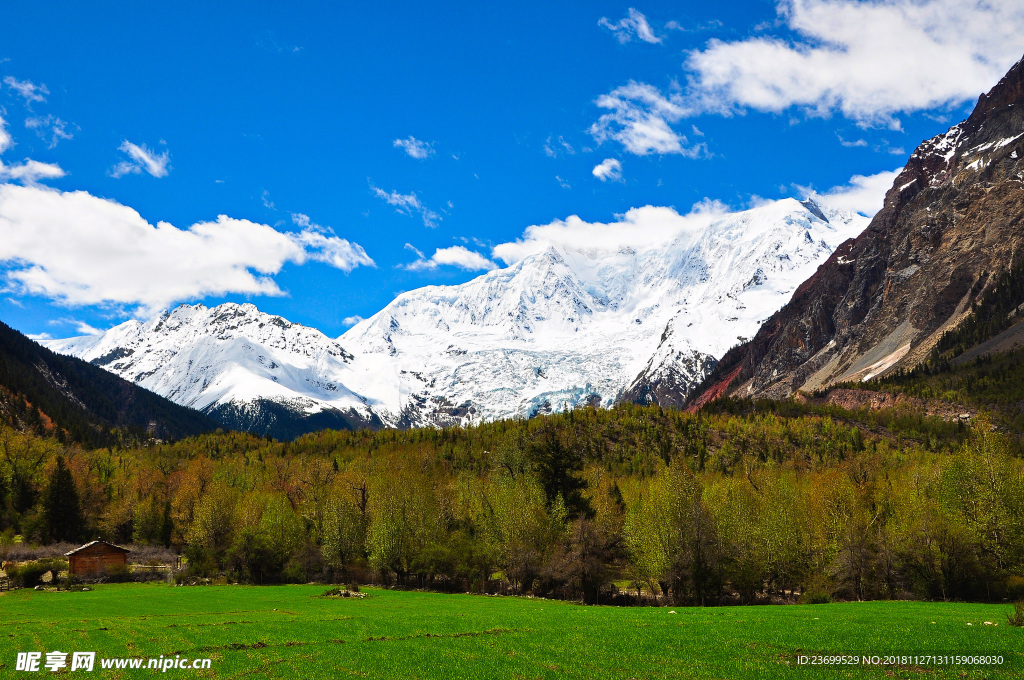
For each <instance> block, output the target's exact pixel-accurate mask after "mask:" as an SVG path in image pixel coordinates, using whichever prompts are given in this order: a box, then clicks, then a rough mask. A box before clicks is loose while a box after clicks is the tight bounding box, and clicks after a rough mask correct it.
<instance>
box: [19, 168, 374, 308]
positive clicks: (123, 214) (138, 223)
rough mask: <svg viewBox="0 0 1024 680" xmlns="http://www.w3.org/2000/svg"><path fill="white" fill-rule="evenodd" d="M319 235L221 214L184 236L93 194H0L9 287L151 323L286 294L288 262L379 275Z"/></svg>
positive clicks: (350, 249)
mask: <svg viewBox="0 0 1024 680" xmlns="http://www.w3.org/2000/svg"><path fill="white" fill-rule="evenodd" d="M325 231H326V230H316V229H314V228H313V226H311V227H310V228H308V229H304V230H302V231H300V232H282V231H278V230H276V229H274V228H272V227H270V226H268V225H265V224H259V223H255V222H250V221H248V220H238V219H232V218H230V217H227V216H225V215H220V216H218V218H217V219H216V221H213V222H200V223H197V224H193V225H192V226H190V227H189V228H188V229H179V228H177V227H175V226H174V225H171V224H168V223H167V222H158V223H157V224H156V225H155V226H154V225H152V224H150V223H149V222H147V221H146V220H144V219H143V218H142V216H141V215H139V213H138V212H136V211H135V210H133V209H132V208H129V207H128V206H125V205H121V204H119V203H116V202H114V201H111V200H105V199H101V198H97V197H96V196H92V195H91V194H89V193H86V192H84V191H75V192H60V191H56V190H53V189H49V188H44V187H39V186H17V185H14V184H3V185H0V263H3V269H4V270H5V271H4V277H5V278H6V280H7V284H8V285H10V286H12V287H14V288H15V289H18V290H21V291H23V292H25V293H29V294H34V295H41V296H45V297H49V298H51V299H54V300H57V301H60V302H62V303H64V304H68V305H95V304H114V305H125V306H135V307H136V310H135V311H136V313H139V314H140V315H145V314H149V313H152V312H154V311H156V310H159V309H162V308H165V307H167V306H168V305H171V304H173V303H174V302H178V301H182V300H194V299H197V298H202V297H205V296H209V295H217V296H221V295H226V294H228V293H243V294H250V295H282V294H283V293H282V291H281V289H280V288H279V287H278V285H277V283H276V282H275V281H274V278H273V276H274V275H276V274H277V273H279V272H280V271H281V268H282V267H283V266H284V265H285V264H287V263H294V264H297V265H301V264H303V263H305V262H309V261H318V262H325V263H327V264H329V265H331V266H333V267H336V268H338V269H341V270H343V271H350V270H352V269H354V268H355V267H358V266H374V263H373V260H372V259H370V257H369V256H368V255H367V254H366V251H364V250H363V248H362V247H361V246H359V245H358V244H355V243H350V242H349V241H347V240H345V239H342V238H338V237H337V236H332V235H330V234H329V233H325Z"/></svg>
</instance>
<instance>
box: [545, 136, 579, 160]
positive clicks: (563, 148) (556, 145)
mask: <svg viewBox="0 0 1024 680" xmlns="http://www.w3.org/2000/svg"><path fill="white" fill-rule="evenodd" d="M575 153H576V149H574V148H573V146H572V144H570V143H569V142H567V141H565V138H564V137H562V136H561V135H559V136H558V139H555V138H554V137H548V138H547V139H546V140H544V155H545V156H547V157H548V158H558V157H559V156H561V155H562V154H566V155H569V156H572V155H573V154H575Z"/></svg>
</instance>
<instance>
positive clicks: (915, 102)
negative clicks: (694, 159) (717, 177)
mask: <svg viewBox="0 0 1024 680" xmlns="http://www.w3.org/2000/svg"><path fill="white" fill-rule="evenodd" d="M777 8H778V12H779V15H780V18H781V19H782V20H783V22H784V23H785V24H786V26H787V27H788V29H789V30H790V31H791V32H792V34H795V35H796V36H797V39H796V40H793V39H791V38H788V37H787V38H781V37H772V36H755V37H750V38H745V39H743V40H737V41H732V42H727V41H721V40H711V41H709V42H708V44H707V46H706V47H705V49H703V50H697V51H694V52H691V53H690V55H689V57H688V58H687V60H686V63H685V68H686V69H687V70H688V71H689V72H690V76H689V84H688V88H687V93H686V100H687V102H688V104H689V105H690V106H692V107H693V108H694V109H695V110H698V111H701V112H714V113H722V114H730V113H733V112H737V111H742V110H743V109H754V110H758V111H767V112H781V111H784V110H786V109H788V108H790V107H793V106H796V107H800V108H803V109H805V110H806V111H807V112H808V113H809V114H810V115H819V116H824V115H829V114H830V113H832V112H833V111H839V112H841V113H842V114H843V115H844V116H846V117H847V118H849V119H851V120H854V121H857V122H858V123H860V124H862V125H880V124H885V125H889V126H890V127H894V128H896V127H897V126H898V125H899V123H898V121H897V120H896V118H895V115H896V114H898V113H907V112H912V111H921V110H926V109H932V108H935V107H942V106H952V105H956V104H958V103H961V102H964V101H968V100H971V99H974V98H975V97H977V96H978V94H979V93H981V92H984V91H986V90H988V89H989V88H990V87H992V86H993V85H994V84H995V83H996V82H997V81H998V80H999V78H1000V77H1001V76H1002V75H1003V73H1005V72H1006V70H1007V69H1008V68H1009V67H1010V66H1011V65H1012V64H1013V63H1014V62H1016V61H1017V59H1019V58H1020V55H1021V39H1020V36H1021V34H1022V33H1024V3H1020V2H1009V1H1007V2H1000V1H999V0H995V1H993V0H889V1H888V2H857V1H855V0H779V1H778V5H777Z"/></svg>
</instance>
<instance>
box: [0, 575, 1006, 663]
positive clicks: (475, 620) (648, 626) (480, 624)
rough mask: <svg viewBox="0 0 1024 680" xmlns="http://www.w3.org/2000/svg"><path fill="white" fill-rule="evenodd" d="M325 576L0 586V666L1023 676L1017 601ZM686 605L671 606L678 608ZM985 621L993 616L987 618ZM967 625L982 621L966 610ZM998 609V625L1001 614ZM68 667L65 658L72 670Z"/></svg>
mask: <svg viewBox="0 0 1024 680" xmlns="http://www.w3.org/2000/svg"><path fill="white" fill-rule="evenodd" d="M323 592H324V586H311V585H310V586H268V587H252V586H197V587H173V586H170V585H166V584H123V585H100V586H97V587H96V589H95V590H93V591H90V592H59V593H58V592H47V591H34V590H21V591H13V592H7V593H2V594H0V619H2V623H3V627H2V628H0V631H2V632H0V677H5V678H6V677H25V678H28V677H33V676H35V675H51V674H52V673H51V672H50V671H46V670H41V671H39V673H36V674H32V673H18V672H15V662H16V657H17V653H18V652H31V651H38V652H43V653H44V658H45V652H48V651H58V650H59V651H64V652H73V651H94V652H96V653H97V664H96V669H95V670H94V671H93V673H84V672H82V671H76V672H75V673H70V675H82V676H84V677H95V676H100V677H106V678H132V677H143V676H150V675H152V674H154V673H155V672H156V671H152V670H102V669H100V667H99V665H100V664H99V659H100V658H101V657H108V658H110V657H158V656H160V655H164V656H165V657H167V656H174V655H181V656H185V657H189V658H202V657H208V658H210V659H212V667H211V669H210V670H205V671H195V670H191V669H189V670H178V669H171V670H169V671H167V674H168V675H169V676H173V677H216V678H262V677H267V678H303V679H307V678H343V677H357V678H394V679H396V680H397V679H402V680H408V679H416V678H422V679H427V678H445V679H451V678H524V679H525V678H545V679H554V678H580V679H588V680H589V679H592V678H621V679H623V680H625V679H627V678H792V677H802V678H817V677H822V676H828V677H879V678H883V677H907V678H909V677H914V678H918V677H927V678H946V677H949V678H963V677H967V678H1013V677H1021V675H1022V674H1024V629H1021V628H1013V627H1011V626H1009V625H1007V622H1006V614H1007V613H1008V612H1009V611H1010V607H1008V606H1005V605H1004V606H1000V605H987V604H960V603H926V602H866V603H846V604H823V605H791V606H759V607H715V608H683V607H679V608H675V609H670V608H665V607H644V608H615V607H594V606H581V605H575V604H571V603H567V602H561V601H552V600H539V599H528V598H512V597H487V596H474V595H444V594H435V593H421V592H404V591H392V590H378V589H367V590H366V591H365V592H366V593H367V596H366V597H365V598H363V599H355V598H326V597H322V594H323ZM673 612H675V613H673ZM986 621H989V622H991V623H992V624H993V625H986V623H985V622H986ZM968 624H971V625H968ZM994 624H999V625H994ZM816 653H821V654H829V655H832V654H840V653H849V654H853V653H856V654H858V655H864V654H870V655H880V656H884V655H886V654H915V653H917V654H922V653H935V654H944V655H949V654H986V655H1002V656H1003V657H1004V663H1003V665H1002V666H996V667H987V668H982V667H977V666H976V667H952V666H927V667H925V666H913V665H912V664H910V665H901V666H897V667H886V668H871V669H865V668H850V667H847V668H845V669H842V670H834V671H825V670H822V669H821V668H810V667H801V666H799V665H798V664H797V656H798V655H799V654H805V655H814V654H816ZM64 672H65V673H66V672H67V670H66V669H65V671H64Z"/></svg>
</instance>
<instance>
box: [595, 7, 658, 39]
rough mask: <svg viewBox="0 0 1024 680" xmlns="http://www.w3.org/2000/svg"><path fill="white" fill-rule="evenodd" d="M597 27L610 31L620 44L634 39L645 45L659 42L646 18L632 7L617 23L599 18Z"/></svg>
mask: <svg viewBox="0 0 1024 680" xmlns="http://www.w3.org/2000/svg"><path fill="white" fill-rule="evenodd" d="M597 25H598V26H603V27H604V28H607V29H608V30H610V31H611V32H612V33H613V34H615V37H616V38H617V39H618V41H619V42H620V43H622V44H626V43H628V42H631V41H632V40H634V39H636V40H642V41H644V42H646V43H660V42H661V38H659V37H658V36H656V35H654V31H653V30H652V29H651V25H650V24H649V23H647V17H645V16H644V15H643V14H641V13H640V12H638V11H636V10H635V9H633V8H632V7H630V8H629V12H628V13H627V14H626V16H625V17H624V18H622V19H620V20H619V21H617V22H615V23H612V22H611V21H609V19H608V17H601V19H600V20H599V21H598V22H597Z"/></svg>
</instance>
